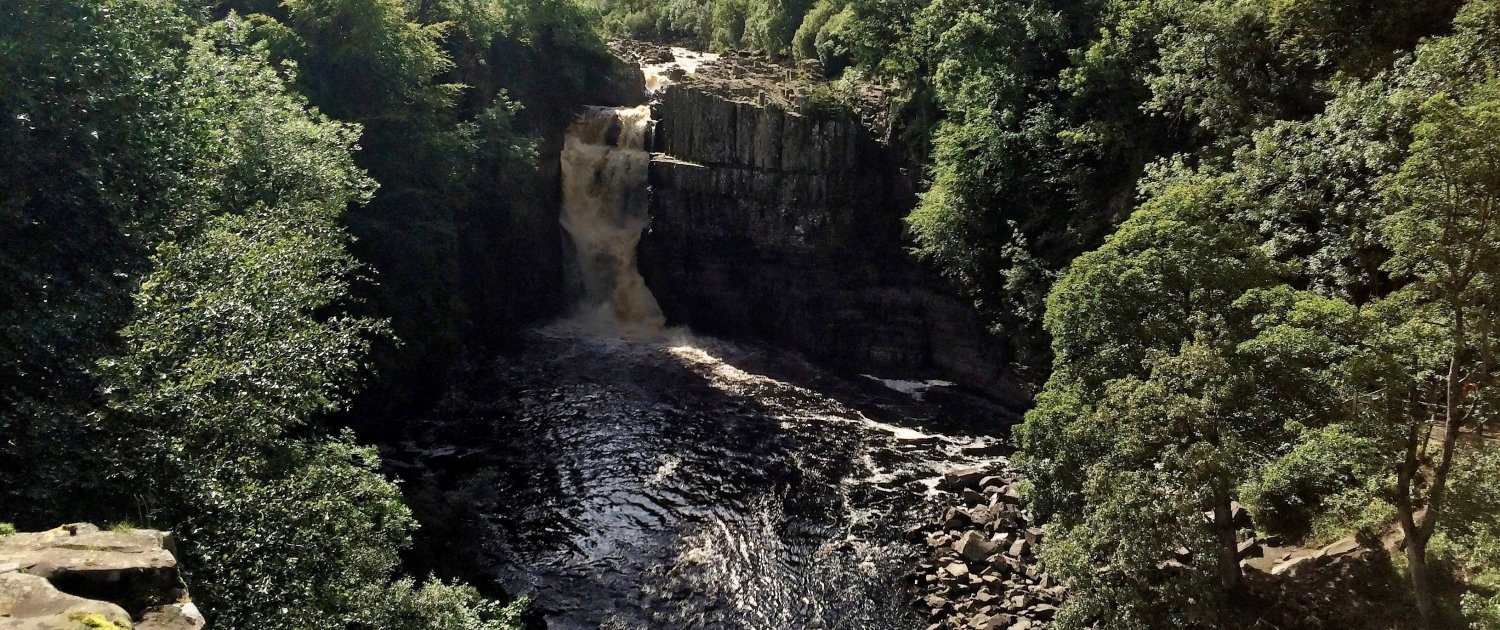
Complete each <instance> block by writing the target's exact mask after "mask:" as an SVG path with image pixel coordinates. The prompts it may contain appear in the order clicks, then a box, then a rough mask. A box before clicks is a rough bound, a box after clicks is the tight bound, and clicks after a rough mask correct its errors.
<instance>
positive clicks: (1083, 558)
mask: <svg viewBox="0 0 1500 630" xmlns="http://www.w3.org/2000/svg"><path fill="white" fill-rule="evenodd" d="M1244 203H1246V199H1245V198H1244V197H1243V195H1242V193H1240V192H1239V191H1238V190H1236V189H1235V188H1234V187H1233V186H1231V185H1230V184H1229V183H1228V181H1227V179H1226V178H1224V177H1222V176H1208V175H1202V174H1192V173H1183V174H1178V175H1176V176H1173V177H1168V178H1166V179H1164V181H1163V182H1162V183H1161V184H1160V185H1159V187H1158V189H1157V191H1156V194H1155V195H1154V196H1153V197H1152V198H1151V199H1150V200H1149V201H1148V202H1146V203H1145V204H1143V205H1142V207H1141V208H1140V209H1139V210H1137V211H1136V213H1135V214H1134V215H1132V217H1131V218H1130V219H1129V220H1127V221H1126V222H1125V223H1124V224H1123V225H1121V226H1120V230H1119V231H1118V232H1116V233H1115V234H1114V235H1111V236H1110V237H1109V238H1108V239H1106V241H1105V244H1104V245H1103V246H1102V247H1100V248H1099V249H1098V250H1095V251H1093V252H1089V253H1087V254H1085V255H1083V256H1081V257H1079V259H1078V260H1077V261H1075V262H1074V264H1073V266H1072V267H1071V268H1069V270H1068V272H1067V273H1066V274H1065V275H1064V276H1063V278H1062V279H1061V280H1059V281H1058V283H1057V285H1056V286H1055V287H1054V288H1053V291H1052V293H1051V295H1050V296H1049V297H1048V309H1047V320H1046V321H1047V328H1048V331H1049V332H1051V333H1052V335H1053V352H1054V356H1055V358H1054V364H1053V368H1054V371H1053V375H1052V378H1051V379H1050V380H1049V381H1048V383H1047V387H1046V388H1045V389H1044V390H1043V392H1042V394H1041V396H1040V397H1039V398H1038V405H1037V408H1036V409H1034V410H1032V411H1031V412H1029V413H1028V414H1027V419H1026V423H1025V424H1024V425H1023V426H1022V427H1021V428H1020V444H1021V453H1020V454H1019V455H1018V457H1017V460H1016V461H1017V463H1018V464H1019V466H1020V467H1021V468H1022V470H1023V471H1024V472H1026V474H1027V476H1028V477H1029V478H1030V480H1031V484H1032V486H1031V487H1032V492H1031V496H1030V499H1029V500H1030V504H1031V508H1032V510H1033V513H1034V514H1036V515H1037V516H1038V517H1039V518H1041V519H1043V520H1046V521H1048V522H1049V523H1050V524H1049V527H1050V528H1052V530H1053V531H1052V534H1050V536H1051V538H1050V540H1052V541H1054V544H1051V545H1049V550H1048V551H1047V552H1046V553H1047V555H1046V556H1045V558H1044V562H1046V563H1047V566H1048V567H1049V569H1050V570H1054V571H1056V572H1057V574H1058V575H1059V577H1062V578H1063V579H1066V580H1072V581H1074V584H1075V587H1074V588H1073V590H1072V591H1071V595H1070V599H1069V601H1068V603H1067V604H1066V605H1065V606H1064V611H1063V614H1062V615H1061V616H1060V623H1061V624H1062V625H1064V626H1065V627H1085V626H1086V625H1087V624H1089V623H1092V622H1093V621H1095V620H1098V619H1102V618H1114V619H1116V620H1117V623H1119V624H1120V626H1121V627H1159V626H1160V625H1162V624H1169V625H1170V624H1178V625H1180V624H1181V623H1185V622H1186V620H1188V619H1190V618H1192V619H1199V620H1203V619H1204V618H1203V616H1204V615H1210V616H1211V615H1213V614H1215V610H1216V607H1215V605H1214V604H1215V603H1217V602H1222V601H1224V599H1225V597H1226V595H1227V594H1228V593H1230V592H1232V591H1234V590H1235V589H1237V588H1238V585H1239V580H1240V571H1239V563H1238V558H1237V556H1236V549H1235V545H1236V543H1237V542H1238V541H1237V540H1236V538H1235V528H1234V524H1233V521H1232V518H1231V507H1230V501H1231V500H1232V499H1233V498H1234V491H1235V489H1236V487H1237V486H1238V484H1239V483H1240V482H1241V481H1243V479H1244V475H1245V474H1246V471H1249V470H1253V469H1254V467H1255V466H1256V462H1257V458H1256V456H1255V453H1256V452H1258V451H1259V449H1260V448H1263V447H1264V446H1265V445H1266V443H1268V442H1270V443H1274V441H1276V440H1278V439H1280V436H1281V433H1280V432H1279V431H1278V430H1277V428H1278V427H1277V426H1276V424H1275V420H1274V419H1275V418H1276V416H1275V414H1267V413H1265V411H1266V409H1267V408H1268V407H1267V406H1266V405H1265V404H1264V402H1265V399H1264V397H1263V396H1261V395H1260V393H1259V391H1258V389H1257V388H1255V387H1253V386H1252V385H1253V380H1252V379H1250V378H1249V374H1250V372H1249V371H1248V370H1246V369H1244V366H1243V365H1241V362H1242V359H1241V358H1240V357H1239V356H1238V354H1237V352H1236V346H1237V343H1238V342H1239V340H1240V339H1241V338H1242V337H1243V335H1244V334H1245V332H1244V331H1245V322H1244V321H1242V318H1241V317H1240V316H1239V315H1238V314H1237V313H1236V309H1235V308H1234V305H1235V302H1236V300H1238V299H1239V298H1240V296H1241V295H1242V294H1244V293H1245V292H1246V291H1248V290H1250V289H1253V288H1257V287H1263V286H1268V285H1270V284H1272V283H1273V282H1274V280H1275V271H1276V267H1275V266H1274V265H1273V264H1272V263H1271V262H1270V260H1269V259H1267V258H1266V257H1265V255H1264V254H1263V253H1262V252H1261V251H1260V250H1259V249H1257V248H1255V247H1253V246H1251V245H1250V244H1249V239H1248V238H1247V237H1248V234H1249V233H1248V230H1247V229H1246V228H1245V227H1243V226H1241V225H1239V224H1237V223H1235V222H1234V221H1231V220H1227V219H1226V218H1227V217H1230V216H1233V215H1234V213H1235V212H1236V210H1237V209H1238V208H1240V207H1241V205H1242V204H1244ZM1205 510H1207V511H1210V512H1211V513H1212V517H1211V518H1208V519H1205V518H1204V516H1203V513H1204V511H1205ZM1180 550H1186V552H1187V553H1185V554H1184V553H1182V551H1180ZM1178 556H1181V557H1180V558H1179V557H1178ZM1095 567H1106V568H1105V569H1102V570H1099V571H1095ZM1168 590H1170V591H1171V592H1172V593H1173V596H1172V597H1165V598H1164V597H1160V596H1159V595H1161V594H1162V593H1163V592H1165V591H1168ZM1190 601H1191V602H1197V605H1191V604H1189V602H1190ZM1112 610H1114V611H1118V612H1119V615H1118V616H1116V615H1115V613H1111V612H1110V611H1112Z"/></svg>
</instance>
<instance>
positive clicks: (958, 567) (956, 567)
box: [943, 562, 969, 581]
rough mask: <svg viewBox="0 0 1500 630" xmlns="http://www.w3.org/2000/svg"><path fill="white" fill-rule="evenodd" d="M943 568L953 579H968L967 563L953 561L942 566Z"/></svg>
mask: <svg viewBox="0 0 1500 630" xmlns="http://www.w3.org/2000/svg"><path fill="white" fill-rule="evenodd" d="M943 570H944V571H947V572H948V575H950V576H952V577H953V579H955V580H963V581H968V579H969V565H967V564H964V563H962V562H954V563H952V564H949V565H948V566H946V567H943Z"/></svg>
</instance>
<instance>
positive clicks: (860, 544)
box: [387, 53, 1040, 629]
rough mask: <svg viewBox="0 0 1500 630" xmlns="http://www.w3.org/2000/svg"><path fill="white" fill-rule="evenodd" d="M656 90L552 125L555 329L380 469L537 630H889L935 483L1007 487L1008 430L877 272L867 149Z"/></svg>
mask: <svg viewBox="0 0 1500 630" xmlns="http://www.w3.org/2000/svg"><path fill="white" fill-rule="evenodd" d="M679 54H684V53H679ZM695 61H696V59H695ZM668 65H670V64H668ZM708 65H709V67H710V68H711V67H712V63H711V62H710V63H709V64H708ZM695 69H697V68H695ZM669 71H670V70H669V69H667V68H662V67H660V66H659V67H657V68H653V69H652V72H653V74H654V73H658V72H660V73H665V72H669ZM705 72H712V70H706V71H705ZM676 74H677V75H678V79H679V80H678V81H671V80H669V79H664V78H663V77H662V76H659V75H653V76H648V77H647V85H650V86H652V87H654V88H656V90H654V91H653V95H654V97H655V98H654V99H653V102H652V103H651V104H650V105H641V106H633V107H621V108H603V107H599V108H591V109H588V110H586V111H585V112H583V113H582V114H581V115H580V117H579V118H578V120H577V122H575V123H574V124H573V125H572V126H571V127H570V128H569V129H568V132H567V136H566V142H565V145H564V148H563V150H562V154H561V158H560V159H561V164H562V168H561V175H560V176H561V186H562V188H563V195H562V213H561V225H562V226H563V228H564V230H565V231H566V233H567V234H568V235H569V240H570V242H571V243H572V248H571V249H572V251H573V255H572V257H571V260H572V262H570V263H569V265H568V266H569V268H571V269H572V270H573V271H574V274H575V277H576V285H577V286H578V287H579V288H578V290H577V291H576V296H577V297H576V304H577V306H576V309H577V310H576V311H575V313H574V314H573V315H572V316H570V317H568V318H565V319H564V320H562V321H560V322H558V323H554V324H551V325H548V326H544V327H541V328H538V329H535V330H533V331H531V332H530V333H527V334H526V335H525V336H524V339H523V340H522V342H521V347H522V348H523V350H521V351H520V352H517V353H512V354H510V355H508V356H506V357H505V358H504V359H501V360H499V361H497V362H494V363H491V364H486V365H481V366H476V367H474V368H472V369H471V370H469V371H468V372H466V374H465V375H464V376H463V377H462V378H460V379H459V382H460V385H458V386H457V388H456V389H455V390H454V391H451V392H450V393H449V395H448V396H446V397H445V399H444V402H443V403H442V404H441V405H440V408H439V409H438V410H437V411H436V412H434V414H433V415H432V416H431V417H429V418H426V419H424V420H423V421H421V422H418V423H415V424H416V426H418V427H420V429H417V430H416V431H415V432H414V433H413V434H412V435H411V436H409V439H408V440H407V441H406V442H404V443H403V446H402V447H401V448H400V449H397V450H394V451H392V452H389V453H388V454H387V455H388V457H389V458H390V459H391V460H394V461H395V462H397V464H395V465H394V468H393V472H395V473H396V474H397V475H398V476H401V477H403V478H408V479H410V478H414V477H415V478H423V479H430V480H433V483H435V484H438V485H439V486H442V487H445V488H446V489H447V490H448V491H449V492H455V493H462V494H463V495H464V496H467V497H469V498H470V500H472V501H473V504H474V505H475V506H476V507H474V513H473V515H472V518H473V519H474V520H475V521H476V522H478V523H481V525H479V526H478V527H477V529H476V530H474V531H468V532H464V533H463V534H462V535H458V536H456V537H457V538H462V539H465V542H460V541H459V540H453V539H450V540H448V541H447V543H446V544H447V545H448V546H446V547H445V548H444V552H443V553H445V554H448V555H460V556H468V557H472V558H475V559H476V562H477V563H478V564H479V565H481V566H480V568H477V569H475V572H476V573H477V575H476V577H480V578H482V579H483V580H484V581H489V580H494V581H497V582H499V583H500V584H502V585H504V587H505V588H506V589H507V590H508V591H511V592H521V593H526V594H529V595H531V596H532V597H533V602H534V603H533V609H534V610H535V611H537V612H538V613H539V614H540V615H541V616H543V617H545V620H546V623H547V625H548V627H549V628H599V627H605V628H662V627H673V628H723V627H737V628H765V629H773V628H787V627H801V628H849V627H867V628H891V629H896V628H910V627H914V626H915V625H917V624H918V623H919V622H920V620H919V618H918V617H917V613H916V612H915V610H914V609H913V608H912V607H911V606H909V605H908V604H907V600H908V599H909V598H910V597H911V592H910V589H911V587H912V584H911V580H910V577H909V576H908V573H909V571H910V570H911V567H912V566H913V565H914V563H915V562H916V561H917V559H918V558H919V557H920V556H921V550H922V549H924V548H923V547H921V546H920V545H914V544H913V541H912V540H911V539H910V537H909V536H908V535H906V530H909V529H912V528H913V526H916V525H918V524H920V523H923V522H924V521H927V520H932V519H936V518H937V514H933V512H935V511H936V512H938V513H941V510H942V509H943V506H942V505H941V503H940V502H936V501H934V498H933V496H932V494H933V493H934V492H936V491H937V486H938V484H939V481H940V480H941V478H942V477H943V474H944V472H946V471H948V470H951V469H954V468H958V467H964V466H976V465H977V466H981V467H983V468H985V469H992V470H995V471H997V472H998V471H999V470H1001V469H1003V468H1004V465H1005V464H1004V462H1005V459H1004V457H1003V454H1004V453H1006V452H1008V448H1007V447H1006V446H1005V444H1004V440H1003V436H1004V432H1005V427H1006V426H1007V424H1008V423H1010V422H1014V421H1015V420H1016V419H1017V415H1016V412H1015V411H1014V410H1013V409H1010V408H1007V407H1005V406H1004V405H1002V404H1000V403H998V402H996V401H995V400H994V399H992V398H990V397H988V396H987V395H986V394H985V393H984V389H983V387H985V386H993V385H994V384H995V382H994V381H992V380H985V379H986V378H989V379H993V378H996V377H995V374H997V373H998V371H997V370H996V371H989V372H984V371H979V370H976V366H977V365H979V364H976V363H975V360H974V359H973V358H972V357H976V356H978V355H977V352H976V351H975V350H973V349H971V348H967V347H963V348H959V347H957V346H958V345H960V344H961V343H962V341H963V339H962V338H961V337H958V336H957V335H960V334H962V333H963V329H961V328H960V329H958V330H953V329H943V328H941V327H942V326H945V325H951V320H949V323H948V324H944V323H943V322H942V319H941V316H943V315H948V314H952V313H955V312H956V313H959V314H961V315H962V314H963V311H962V309H961V308H960V307H959V304H960V302H959V301H958V300H957V299H955V298H950V297H946V296H944V295H943V294H942V290H941V288H940V286H939V285H938V284H937V283H935V282H932V280H933V279H932V278H924V277H922V276H921V275H920V274H919V272H918V270H917V268H916V266H915V264H914V263H911V262H910V261H907V262H904V263H903V262H900V261H901V260H903V258H904V256H905V254H904V252H902V251H901V249H900V245H899V242H900V241H899V238H898V237H897V236H896V235H897V234H898V231H899V229H900V227H899V216H900V213H899V210H898V209H897V208H896V207H895V206H897V205H898V204H899V203H901V201H900V200H890V199H887V197H886V196H887V195H888V194H891V191H890V190H889V188H890V187H892V186H895V185H896V184H895V183H894V181H893V177H894V172H893V171H892V170H890V168H889V167H885V166H881V165H880V164H879V163H878V160H882V159H885V158H883V157H881V155H882V153H881V151H882V149H881V148H880V146H879V143H878V142H877V141H876V140H875V139H874V138H873V136H872V132H871V131H870V130H869V129H867V128H866V127H864V126H863V125H861V124H860V123H859V122H858V121H857V120H852V119H838V120H815V119H811V118H808V117H805V116H803V115H800V114H797V113H795V112H790V111H786V110H783V109H781V108H779V107H777V106H775V105H765V106H756V105H751V104H749V103H748V102H744V101H736V100H730V99H729V98H728V97H726V96H723V95H720V94H715V93H714V92H713V91H711V90H710V89H707V88H694V87H692V86H694V85H695V82H694V80H693V78H692V76H691V75H687V74H686V73H683V72H678V73H676ZM736 128H737V129H739V130H740V131H739V135H735V134H726V133H724V130H725V129H736ZM736 138H739V139H738V140H736ZM647 148H651V149H654V150H655V151H654V152H652V153H648V152H647V151H646V149H647ZM850 155H852V156H866V157H865V158H864V159H866V160H869V161H870V162H865V163H861V162H858V161H854V162H846V161H844V160H843V159H841V158H840V157H838V156H850ZM648 164H649V171H650V176H649V182H648V177H647V169H648ZM872 167H873V168H872ZM648 215H649V216H648ZM643 233H644V240H645V241H646V243H645V244H643V250H644V252H643V256H644V257H645V258H646V260H648V261H649V264H647V265H643V268H642V271H645V272H646V277H645V278H644V279H643V278H642V275H641V274H640V273H638V272H637V264H636V244H637V242H638V241H640V240H642V235H643ZM835 256H842V257H843V258H842V259H839V258H836V257H835ZM736 261H738V262H736ZM731 265H734V266H733V268H731ZM723 274H734V277H724V275H723ZM647 285H650V288H647ZM653 293H655V294H658V295H662V296H666V297H665V298H664V305H665V308H661V309H659V308H658V307H657V304H656V298H655V297H654V296H653ZM945 300H946V301H945ZM945 309H946V310H945ZM668 321H671V322H673V323H674V324H676V327H673V328H666V327H664V325H663V324H664V323H665V322H668ZM959 321H963V320H962V319H960V320H959ZM794 322H795V324H794ZM682 324H687V325H689V326H691V328H692V330H691V331H690V330H688V328H685V327H683V326H682ZM794 325H795V326H796V327H795V328H789V327H791V326H794ZM700 326H701V327H702V328H703V329H707V330H722V331H725V332H727V333H731V334H734V335H736V336H737V337H738V339H739V340H738V341H733V342H731V341H725V340H722V339H718V338H714V337H708V336H702V335H700V334H699V333H698V330H699V329H700ZM974 326H975V328H977V325H974ZM971 332H972V331H971ZM898 333H899V334H898ZM944 334H947V335H953V337H949V338H946V339H945V338H943V337H942V335H944ZM978 338H979V335H977V334H976V335H975V337H973V339H978ZM798 351H801V352H802V353H805V354H806V355H807V356H809V357H816V358H819V359H822V360H831V364H832V365H833V366H834V367H833V369H830V368H828V367H818V366H815V365H814V364H813V363H812V362H810V361H809V359H804V358H802V356H801V355H799V353H798ZM955 351H958V352H960V353H972V354H960V356H954V353H955ZM984 365H985V366H988V365H989V364H984ZM839 368H842V370H840V369H839ZM856 370H858V371H856ZM862 374H863V375H862ZM877 376H879V377H880V378H877ZM896 376H899V377H906V378H918V379H919V380H915V381H913V380H889V379H890V378H892V377H896ZM944 378H954V379H964V380H969V381H970V382H972V383H973V384H974V385H973V386H972V387H962V386H959V385H955V384H954V383H953V382H950V381H947V380H941V379H944ZM450 536H451V535H450ZM1039 623H1040V622H1039Z"/></svg>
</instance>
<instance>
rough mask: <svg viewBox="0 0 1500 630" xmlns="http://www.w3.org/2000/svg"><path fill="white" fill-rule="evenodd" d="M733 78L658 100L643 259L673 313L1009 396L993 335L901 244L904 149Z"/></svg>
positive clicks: (847, 119)
mask: <svg viewBox="0 0 1500 630" xmlns="http://www.w3.org/2000/svg"><path fill="white" fill-rule="evenodd" d="M723 87H724V86H723V85H722V84H714V85H708V84H706V82H699V81H694V80H693V79H692V78H689V79H687V80H686V81H684V82H682V83H679V84H675V85H671V86H668V87H667V88H666V89H665V90H664V91H663V92H662V93H661V94H660V95H659V98H658V99H657V102H656V103H655V104H654V105H653V110H652V114H653V115H652V118H654V119H655V120H657V121H658V123H657V124H658V126H657V129H656V135H655V142H654V147H653V148H654V150H655V151H656V152H658V156H657V157H656V159H654V160H653V162H652V164H651V185H652V205H651V216H652V222H651V227H650V229H649V231H648V234H647V236H646V237H645V239H644V241H643V243H642V248H643V249H642V253H641V269H642V272H643V273H644V274H645V276H646V280H647V283H648V284H649V285H650V287H651V289H652V291H654V292H655V294H656V296H657V298H658V299H659V301H660V302H661V305H662V309H663V310H664V311H665V312H666V313H667V316H668V317H669V318H672V319H673V320H676V321H677V322H680V323H686V324H688V325H690V326H692V327H693V328H694V329H696V330H700V331H704V332H711V333H717V334H728V335H745V336H754V337H759V338H763V339H766V340H768V341H770V342H772V343H775V344H778V345H781V346H784V347H789V348H793V349H796V350H800V351H802V352H804V353H806V354H808V355H810V356H811V357H813V358H815V359H817V360H820V361H823V362H826V363H831V364H834V365H837V366H842V367H845V368H849V369H854V370H858V371H861V372H867V373H878V374H881V375H889V376H898V377H899V376H908V377H915V376H921V377H932V376H942V377H944V378H947V379H949V380H953V381H956V382H960V383H962V384H965V385H969V386H973V387H978V388H982V389H985V390H988V391H991V392H993V393H1000V394H1006V395H1008V394H1011V392H1009V391H1008V390H1007V388H1006V387H1005V385H1004V384H1005V383H1006V379H1005V378H1004V374H1003V373H1002V370H1001V368H1000V367H999V365H1000V363H1001V359H1002V358H1003V354H1002V352H1001V351H1000V350H999V349H998V348H997V347H996V346H997V345H998V344H997V343H996V342H995V341H994V340H993V339H992V338H990V337H989V336H988V335H987V334H986V332H985V331H984V329H983V326H982V325H981V323H980V322H979V320H978V318H977V316H976V315H975V314H974V313H973V311H972V309H970V308H969V307H968V306H967V304H966V302H964V301H963V300H961V299H958V298H956V297H954V296H953V295H951V294H950V293H948V292H947V291H946V290H945V288H944V285H943V283H942V281H941V280H940V279H939V278H937V277H935V275H934V274H932V273H930V272H929V271H927V270H926V269H924V268H923V267H922V266H921V265H919V264H918V263H917V262H916V261H914V260H912V259H911V257H910V255H909V254H908V253H907V251H906V242H905V240H904V228H903V224H902V217H904V216H905V215H906V214H907V213H908V212H909V211H910V209H911V208H912V206H913V204H914V203H915V193H914V179H915V177H914V176H913V175H912V173H911V170H912V167H911V166H910V165H908V164H906V163H904V161H903V160H902V159H901V157H900V154H899V152H898V151H896V150H895V149H893V148H891V147H888V146H886V145H884V144H883V143H881V142H880V141H878V140H877V138H876V137H875V134H874V133H873V132H871V131H870V130H869V129H868V128H867V127H866V126H865V125H864V124H862V123H861V122H860V121H859V120H858V119H857V118H855V117H854V116H852V115H846V114H830V113H826V112H822V113H812V112H811V111H810V113H806V114H803V113H797V112H793V111H788V109H789V108H787V107H784V106H782V105H779V104H777V103H782V102H786V100H785V99H784V98H767V97H765V96H757V95H755V94H754V93H753V90H752V91H748V94H747V91H740V92H739V95H737V96H733V95H731V94H732V92H730V91H726V90H725V89H723ZM803 109H808V110H811V109H812V108H806V107H804V108H803Z"/></svg>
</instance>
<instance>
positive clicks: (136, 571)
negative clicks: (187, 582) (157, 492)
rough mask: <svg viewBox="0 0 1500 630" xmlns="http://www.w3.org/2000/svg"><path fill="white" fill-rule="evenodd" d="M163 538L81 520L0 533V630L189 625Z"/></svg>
mask: <svg viewBox="0 0 1500 630" xmlns="http://www.w3.org/2000/svg"><path fill="white" fill-rule="evenodd" d="M172 549H173V544H172V538H171V535H170V534H168V533H167V532H162V531H156V530H149V529H126V530H118V531H113V530H112V531H103V530H100V529H99V528H98V527H96V526H94V525H90V524H88V523H74V524H70V525H63V526H62V527H58V528H56V529H51V530H48V531H45V532H35V533H20V534H12V535H10V536H5V537H0V628H16V629H25V630H53V629H58V630H62V629H78V628H98V629H103V630H118V629H122V628H134V629H135V630H197V629H199V628H203V627H204V625H205V622H204V619H203V615H202V614H200V613H199V612H198V609H197V607H196V606H194V605H193V603H192V602H191V601H190V600H189V599H188V595H187V589H186V588H185V587H184V586H183V583H182V578H181V576H180V575H178V572H177V559H176V557H175V556H173V554H172Z"/></svg>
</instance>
